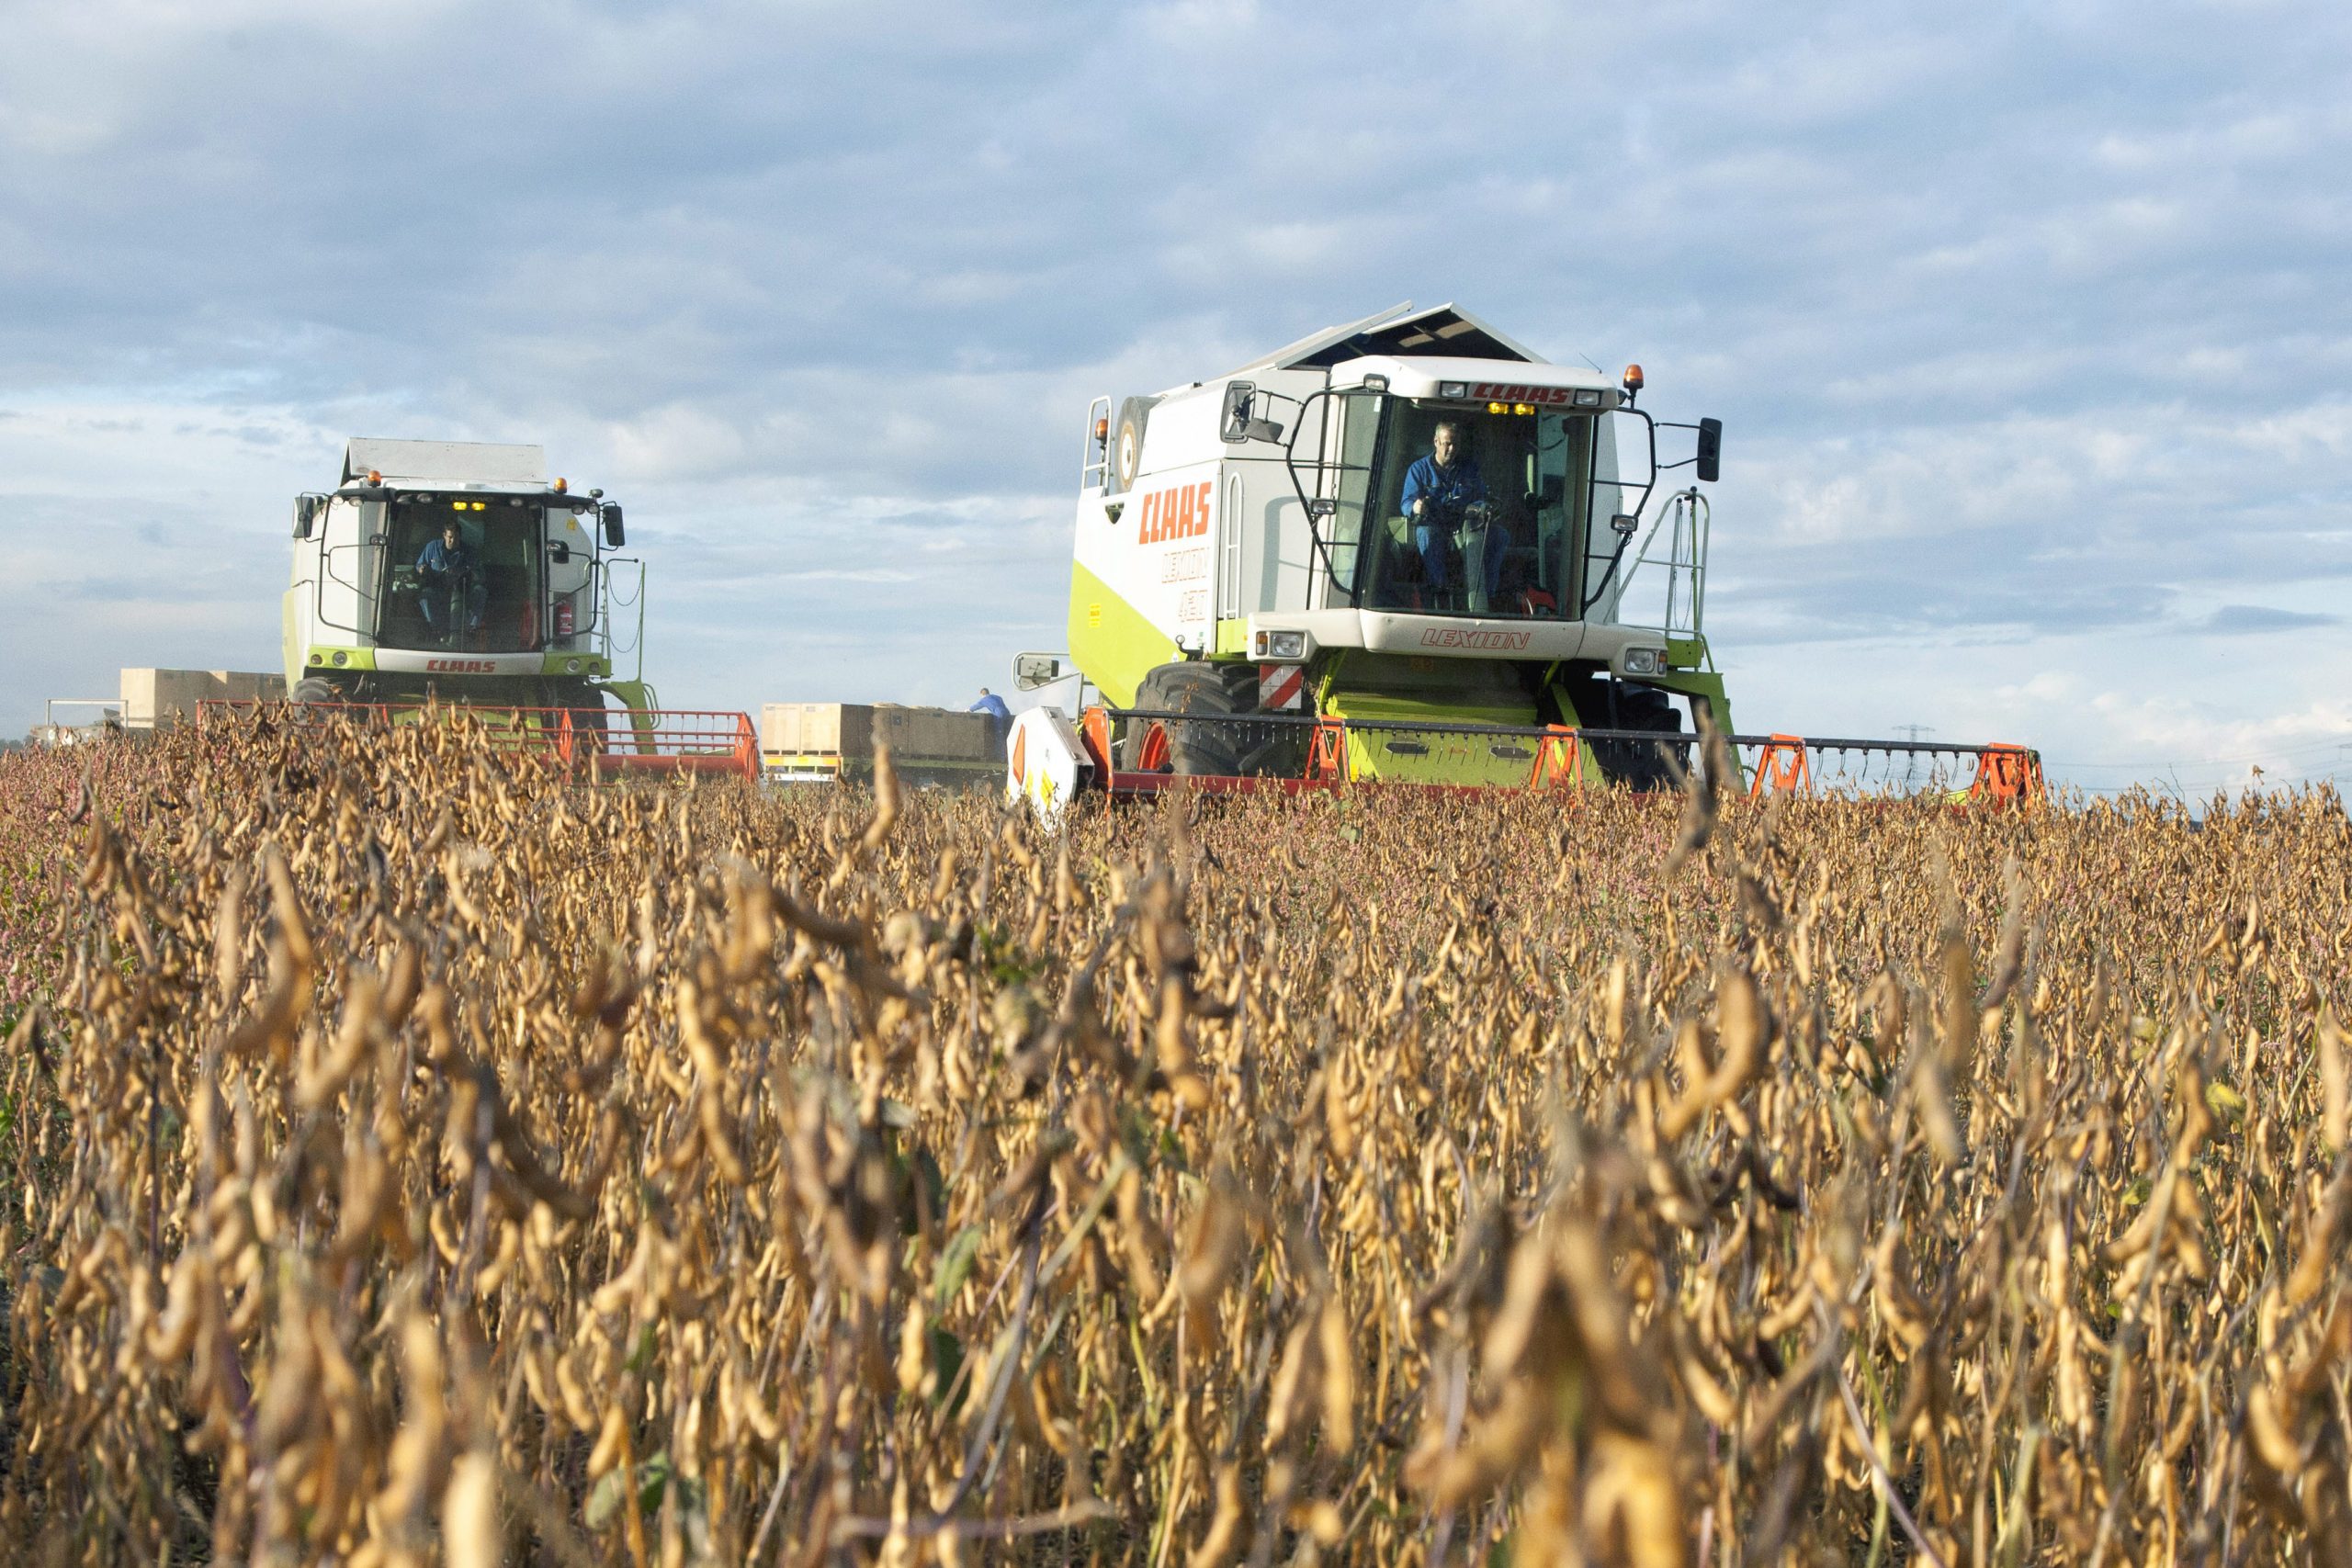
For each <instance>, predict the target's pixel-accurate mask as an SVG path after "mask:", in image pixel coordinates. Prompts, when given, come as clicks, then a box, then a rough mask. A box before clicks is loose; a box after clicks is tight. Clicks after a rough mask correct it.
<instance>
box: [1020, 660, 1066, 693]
mask: <svg viewBox="0 0 2352 1568" xmlns="http://www.w3.org/2000/svg"><path fill="white" fill-rule="evenodd" d="M1061 678H1062V661H1061V658H1060V656H1059V655H1057V654H1052V653H1016V654H1014V655H1013V656H1012V686H1013V689H1014V690H1015V691H1020V692H1034V691H1035V690H1036V689H1037V688H1038V687H1040V686H1050V685H1052V684H1053V683H1054V682H1057V681H1058V680H1060V679H1061Z"/></svg>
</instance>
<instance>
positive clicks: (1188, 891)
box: [0, 717, 2352, 1568]
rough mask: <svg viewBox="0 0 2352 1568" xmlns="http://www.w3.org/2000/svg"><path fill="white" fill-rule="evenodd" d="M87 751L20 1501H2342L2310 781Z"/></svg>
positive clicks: (2327, 991)
mask: <svg viewBox="0 0 2352 1568" xmlns="http://www.w3.org/2000/svg"><path fill="white" fill-rule="evenodd" d="M18 765H20V764H19V762H18V760H17V759H15V758H6V759H0V770H6V769H7V768H11V767H16V766H18ZM107 770H108V771H107V772H106V773H103V775H96V774H94V775H93V776H94V777H101V778H102V783H101V784H100V785H99V787H96V788H95V789H94V790H93V792H92V795H91V799H90V800H89V801H88V802H87V803H84V802H82V801H79V800H69V801H65V802H63V803H62V804H60V803H51V804H50V805H48V806H47V807H44V808H41V809H37V810H32V811H20V812H18V813H17V816H16V817H15V818H12V819H11V820H12V822H13V827H12V828H11V833H12V837H11V838H10V839H9V840H8V842H7V843H6V846H4V847H5V848H6V852H7V855H8V858H7V860H6V862H5V863H0V877H5V878H6V880H5V882H0V942H5V943H6V955H7V957H8V959H9V960H10V963H11V965H12V970H11V972H12V973H17V974H20V975H24V976H31V977H32V978H31V979H29V980H28V983H27V993H28V994H26V995H25V996H23V997H20V998H17V1000H16V1001H15V1002H14V1004H13V1016H8V1017H6V1018H5V1025H6V1031H7V1034H6V1037H7V1043H8V1044H7V1051H6V1056H5V1059H0V1081H5V1094H6V1098H5V1100H0V1159H5V1161H6V1165H7V1168H8V1169H9V1170H10V1171H11V1173H12V1175H13V1179H14V1187H13V1189H12V1190H11V1193H10V1197H11V1201H10V1202H9V1203H8V1204H7V1206H6V1217H5V1222H0V1223H5V1225H6V1234H5V1236H0V1241H4V1242H5V1246H6V1272H5V1276H4V1277H0V1285H4V1286H5V1290H6V1302H5V1304H6V1324H7V1327H6V1346H5V1356H0V1396H5V1414H0V1423H5V1424H0V1531H5V1532H6V1540H9V1541H10V1542H12V1543H14V1545H15V1547H16V1549H17V1551H19V1552H20V1553H21V1554H22V1555H24V1556H25V1557H26V1558H27V1559H28V1560H29V1561H34V1562H59V1563H67V1562H88V1563H98V1562H118V1561H123V1560H129V1559H133V1558H135V1559H137V1560H140V1561H189V1560H199V1561H200V1560H208V1559H209V1560H220V1561H227V1560H230V1559H242V1560H244V1561H249V1562H327V1561H330V1560H332V1561H335V1562H360V1563H368V1564H393V1563H400V1564H407V1563H425V1562H448V1563H451V1564H462V1565H471V1564H478V1563H490V1562H550V1563H578V1562H625V1563H631V1564H639V1565H641V1564H647V1563H653V1562H661V1563H684V1562H727V1563H742V1562H756V1563H766V1562H792V1563H804V1562H805V1563H819V1562H865V1561H876V1562H945V1563H963V1562H981V1561H1023V1562H1028V1561H1038V1562H1136V1563H1149V1564H1154V1565H1159V1564H1170V1563H1178V1562H1182V1563H1184V1564H1188V1565H1192V1568H1209V1565H1212V1564H1218V1563H1236V1564H1238V1563H1244V1562H1248V1563H1267V1562H1277V1561H1280V1562H1298V1561H1309V1562H1311V1561H1317V1560H1330V1561H1344V1562H1440V1561H1443V1562H1470V1561H1481V1560H1486V1559H1487V1558H1488V1557H1489V1555H1490V1554H1491V1553H1493V1552H1494V1551H1497V1549H1498V1548H1499V1549H1500V1550H1501V1551H1503V1552H1504V1553H1505V1554H1507V1555H1508V1556H1509V1557H1510V1560H1511V1561H1514V1562H1629V1563H1637V1564H1645V1565H1646V1564H1666V1563H1686V1562H1705V1563H1710V1564H1717V1563H1720V1564H1732V1563H1749V1564H1763V1563H1777V1562H1786V1561H1791V1560H1792V1559H1793V1560H1800V1561H1819V1562H1885V1563H1894V1562H1941V1563H1946V1564H1955V1565H1956V1564H1961V1563H1968V1564H1987V1563H1999V1564H2014V1563H2022V1562H2102V1563H2106V1562H2112V1563H2116V1564H2123V1563H2132V1564H2141V1563H2148V1562H2182V1561H2208V1560H2211V1561H2217V1562H2288V1561H2313V1560H2318V1561H2335V1560H2352V1463H2348V1462H2347V1461H2352V1450H2347V1441H2346V1439H2347V1434H2352V1404H2348V1403H2347V1402H2348V1401H2352V1360H2348V1359H2347V1357H2346V1344H2347V1339H2352V1279H2347V1277H2346V1272H2345V1270H2344V1269H2343V1266H2342V1264H2343V1258H2344V1255H2345V1252H2346V1235H2345V1231H2346V1224H2347V1219H2352V1168H2347V1167H2346V1164H2345V1161H2344V1149H2345V1146H2346V1136H2347V1122H2352V1067H2348V1066H2347V1064H2346V1045H2345V1042H2344V1037H2343V1032H2342V1030H2341V1028H2340V1027H2339V1024H2338V1022H2337V1020H2338V1019H2339V1017H2340V1016H2341V1010H2342V1006H2343V998H2342V996H2341V995H2340V994H2339V993H2340V990H2341V986H2340V982H2339V980H2338V976H2340V975H2341V974H2342V973H2343V971H2344V959H2345V956H2346V954H2345V944H2346V942H2347V940H2352V888H2347V886H2346V878H2347V874H2352V872H2348V871H2347V868H2352V854H2347V849H2352V844H2347V841H2346V840H2347V832H2346V819H2345V815H2344V812H2343V809H2342V807H2341V805H2340V803H2338V802H2337V801H2336V800H2335V798H2334V797H2333V796H2332V795H2326V794H2310V795H2297V796H2289V797H2275V798H2271V799H2267V800H2262V799H2256V800H2253V801H2249V802H2246V803H2243V804H2239V805H2236V806H2231V805H2228V804H2226V803H2216V804H2215V806H2214V807H2212V808H2211V809H2209V810H2208V811H2207V812H2206V813H2205V815H2204V817H2203V818H2202V820H2201V821H2200V822H2192V821H2191V820H2190V819H2189V818H2188V816H2187V814H2185V813H2183V812H2182V811H2180V810H2179V809H2177V807H2167V806H2165V805H2164V804H2162V803H2159V802H2155V801H2153V800H2148V799H2132V800H2129V801H2126V802H2124V803H2121V804H2116V805H2109V804H2101V805H2095V806H2090V807H2083V808H2079V809H2069V810H2064V811H2053V812H2049V813H2044V814H2041V815H2038V816H2032V817H2025V818H2013V817H2007V816H1995V815H1974V814H1960V813H1955V812H1952V811H1951V810H1949V809H1947V808H1944V807H1939V806H1929V805H1923V804H1918V803H1908V802H1885V801H1876V802H1856V801H1837V800H1815V801H1807V800H1792V801H1780V802H1775V803H1772V804H1771V805H1770V806H1767V807H1761V808H1758V807H1750V806H1748V805H1747V804H1745V803H1741V802H1736V801H1729V800H1726V801H1724V802H1722V803H1720V804H1718V805H1712V806H1708V807H1705V808H1703V809H1702V808H1700V807H1698V806H1697V805H1696V804H1694V806H1693V807H1692V809H1690V810H1685V809H1684V807H1682V806H1681V804H1679V803H1678V802H1677V801H1675V800H1673V799H1670V798H1669V799H1664V800H1653V799H1642V798H1637V797H1633V796H1628V795H1599V794H1596V795H1589V796H1585V797H1579V798H1576V799H1573V800H1569V799H1565V798H1563V797H1559V796H1500V797H1496V798H1494V799H1491V800H1482V801H1477V802H1474V803H1469V804H1464V803H1463V802H1461V801H1459V800H1442V799H1431V798H1428V797H1423V796H1418V795H1409V794H1394V793H1384V792H1381V791H1377V790H1363V791H1358V792H1354V793H1351V794H1347V795H1336V796H1331V797H1328V798H1322V799H1316V800H1308V801H1298V802H1273V801H1257V800H1237V801H1221V802H1204V801H1186V800H1181V799H1176V800H1170V802H1168V803H1166V804H1165V805H1163V806H1162V807H1155V808H1147V809H1141V810H1137V809H1133V808H1125V809H1099V810H1092V811H1083V812H1080V813H1079V814H1078V815H1076V816H1075V817H1074V818H1072V820H1071V821H1070V822H1069V824H1068V825H1067V827H1066V828H1065V829H1063V830H1062V831H1061V832H1060V833H1059V834H1057V835H1049V834H1046V833H1044V832H1041V831H1040V830H1039V829H1037V828H1036V827H1035V825H1033V824H1032V823H1031V822H1029V821H1028V820H1027V819H1026V818H1023V817H1021V816H1018V815H1008V814H1007V813H1006V811H1005V809H1004V808H1003V807H1001V806H1000V805H999V804H997V803H996V802H994V801H991V800H989V799H986V798H982V797H971V796H966V797H947V796H939V795H921V794H907V795H900V793H899V791H898V790H897V789H896V787H895V785H893V784H892V783H891V782H890V780H889V779H888V775H887V771H886V774H885V777H884V779H883V781H882V784H881V787H880V788H879V790H878V791H877V792H876V794H875V795H871V796H867V795H849V794H833V793H803V794H790V795H760V794H757V793H755V792H752V791H750V790H748V789H739V788H734V787H728V788H712V787H707V786H706V787H702V788H697V789H684V790H638V789H588V788H582V787H580V786H578V785H577V784H572V783H570V782H567V781H565V780H563V779H561V778H559V777H555V776H551V775H548V774H546V773H541V772H539V771H537V768H536V767H535V765H534V764H532V763H530V762H529V761H527V760H526V759H522V758H517V757H513V756H509V755H505V754H503V753H501V752H500V751H499V750H497V748H496V747H495V746H494V745H493V744H492V741H491V739H490V738H488V737H486V736H484V735H483V734H482V733H481V732H480V731H479V730H478V729H476V728H474V727H472V726H471V725H470V724H469V723H467V722H465V721H462V720H460V721H457V722H454V723H451V724H448V725H446V726H434V727H429V728H428V727H418V728H410V729H401V730H396V731H393V732H391V733H390V734H383V733H375V734H364V735H363V734H361V733H359V732H356V731H353V732H349V733H345V732H343V731H341V730H340V729H337V728H332V727H331V728H328V729H327V730H325V731H314V732H311V733H308V734H304V735H300V736H297V735H292V734H288V733H287V732H284V731H282V730H280V729H279V728H277V727H276V726H275V725H274V724H273V723H272V722H271V721H270V720H269V719H268V718H266V717H264V718H262V719H259V720H256V721H254V722H253V723H251V724H248V725H244V726H238V727H214V726H209V727H207V728H205V729H204V730H203V731H201V732H187V733H180V734H175V735H171V736H167V737H164V738H163V739H159V740H158V741H156V742H155V743H154V744H153V745H152V746H151V747H147V748H144V749H141V750H132V749H130V748H128V747H126V748H125V749H124V750H122V752H121V753H120V754H119V755H116V756H113V757H112V758H110V759H109V761H107ZM36 788H37V790H38V791H39V792H40V793H44V794H54V793H55V792H54V788H53V785H52V784H49V783H47V782H46V781H44V782H42V783H41V784H39V785H38V786H36ZM0 798H8V792H7V791H6V789H5V788H0Z"/></svg>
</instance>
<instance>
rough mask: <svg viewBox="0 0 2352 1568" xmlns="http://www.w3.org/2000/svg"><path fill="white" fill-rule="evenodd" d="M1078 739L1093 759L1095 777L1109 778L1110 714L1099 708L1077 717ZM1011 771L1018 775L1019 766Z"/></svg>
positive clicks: (1015, 765)
mask: <svg viewBox="0 0 2352 1568" xmlns="http://www.w3.org/2000/svg"><path fill="white" fill-rule="evenodd" d="M1078 739H1079V741H1080V744H1081V745H1083V746H1084V747H1085V748H1086V752H1087V755H1089V756H1091V757H1092V758H1093V759H1094V773H1095V776H1096V777H1097V778H1103V779H1107V778H1109V777H1110V776H1111V716H1110V714H1109V713H1108V712H1106V711H1104V710H1103V708H1101V707H1091V708H1088V709H1087V710H1086V711H1085V712H1084V713H1082V714H1080V715H1079V716H1078ZM1012 771H1013V772H1014V773H1020V772H1021V764H1020V763H1019V762H1015V763H1013V765H1012Z"/></svg>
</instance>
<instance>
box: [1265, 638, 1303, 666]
mask: <svg viewBox="0 0 2352 1568" xmlns="http://www.w3.org/2000/svg"><path fill="white" fill-rule="evenodd" d="M1255 640H1256V643H1257V648H1256V650H1255V651H1256V654H1257V657H1259V658H1260V659H1265V660H1274V661H1276V662H1283V661H1287V660H1300V659H1304V658H1306V633H1305V632H1260V633H1259V634H1258V636H1257V637H1256V639H1255Z"/></svg>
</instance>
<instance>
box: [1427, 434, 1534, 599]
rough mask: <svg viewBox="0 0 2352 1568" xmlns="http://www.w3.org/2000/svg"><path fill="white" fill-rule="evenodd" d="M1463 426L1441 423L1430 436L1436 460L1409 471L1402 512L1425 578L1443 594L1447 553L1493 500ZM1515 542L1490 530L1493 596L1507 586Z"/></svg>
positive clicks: (1491, 525)
mask: <svg viewBox="0 0 2352 1568" xmlns="http://www.w3.org/2000/svg"><path fill="white" fill-rule="evenodd" d="M1468 446H1469V443H1468V442H1466V441H1464V439H1463V433H1462V426H1461V425H1460V424H1458V423H1455V422H1454V421H1453V420H1450V419H1449V420H1444V421H1442V422H1441V423H1439V425H1438V427H1437V429H1436V430H1435V431H1433V432H1432V433H1431V434H1430V455H1429V456H1428V457H1422V458H1420V459H1419V460H1418V461H1416V462H1415V463H1414V464H1413V466H1412V467H1411V468H1407V469H1406V470H1405V494H1404V499H1403V501H1402V502H1401V503H1400V504H1401V509H1402V510H1403V512H1404V513H1405V515H1406V516H1408V517H1409V518H1411V519H1412V520H1413V547H1414V548H1415V549H1416V550H1417V551H1419V554H1420V558H1421V573H1422V576H1423V578H1424V579H1425V580H1426V581H1428V583H1429V585H1430V587H1431V588H1433V589H1436V590H1438V591H1440V592H1443V591H1444V590H1445V589H1446V588H1447V587H1448V586H1450V584H1449V582H1448V572H1447V570H1446V568H1447V550H1446V547H1447V545H1448V544H1449V543H1451V542H1452V540H1453V536H1454V533H1455V531H1456V530H1457V529H1459V528H1460V527H1461V525H1462V521H1463V514H1464V513H1465V512H1467V511H1468V510H1469V509H1470V508H1471V507H1473V506H1475V505H1476V504H1478V503H1479V502H1483V501H1485V500H1486V499H1487V481H1486V479H1484V478H1482V477H1481V476H1480V474H1479V472H1478V465H1477V463H1476V460H1474V459H1473V458H1472V457H1470V456H1469V453H1468V450H1467V448H1468ZM1509 548H1510V535H1509V534H1508V533H1506V532H1505V531H1504V530H1503V528H1502V526H1501V525H1499V524H1496V523H1492V522H1490V523H1488V524H1487V592H1488V593H1490V594H1491V593H1493V592H1495V591H1496V590H1497V589H1498V587H1499V586H1500V585H1501V582H1502V575H1503V552H1504V551H1505V550H1507V549H1509Z"/></svg>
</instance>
